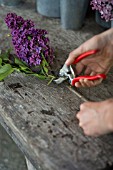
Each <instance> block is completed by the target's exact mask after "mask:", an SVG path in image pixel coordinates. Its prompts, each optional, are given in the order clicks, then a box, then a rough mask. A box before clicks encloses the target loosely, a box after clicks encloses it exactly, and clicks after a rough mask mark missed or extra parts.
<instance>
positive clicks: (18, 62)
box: [15, 57, 27, 67]
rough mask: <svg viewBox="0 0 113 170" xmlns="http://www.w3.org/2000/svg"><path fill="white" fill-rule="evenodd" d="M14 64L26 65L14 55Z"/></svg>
mask: <svg viewBox="0 0 113 170" xmlns="http://www.w3.org/2000/svg"><path fill="white" fill-rule="evenodd" d="M15 64H17V65H19V66H24V67H27V64H26V63H25V62H23V61H21V60H20V59H18V58H17V57H15Z"/></svg>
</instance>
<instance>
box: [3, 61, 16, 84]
mask: <svg viewBox="0 0 113 170" xmlns="http://www.w3.org/2000/svg"><path fill="white" fill-rule="evenodd" d="M13 71H14V69H13V68H12V67H11V65H10V64H5V65H3V66H2V67H1V68H0V81H1V80H3V79H5V78H6V77H7V76H8V75H10V74H11V73H12V72H13Z"/></svg>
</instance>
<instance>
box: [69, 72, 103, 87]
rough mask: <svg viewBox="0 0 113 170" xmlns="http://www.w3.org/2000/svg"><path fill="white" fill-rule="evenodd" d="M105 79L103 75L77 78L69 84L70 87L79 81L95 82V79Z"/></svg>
mask: <svg viewBox="0 0 113 170" xmlns="http://www.w3.org/2000/svg"><path fill="white" fill-rule="evenodd" d="M100 78H102V79H105V78H106V75H105V74H98V75H95V76H79V77H76V78H74V79H73V80H72V82H71V85H72V86H74V85H75V83H76V82H79V80H80V79H88V80H97V79H100Z"/></svg>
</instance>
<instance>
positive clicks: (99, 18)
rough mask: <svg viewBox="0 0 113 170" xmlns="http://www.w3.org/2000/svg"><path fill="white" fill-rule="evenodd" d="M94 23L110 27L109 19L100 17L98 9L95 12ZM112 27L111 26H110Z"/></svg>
mask: <svg viewBox="0 0 113 170" xmlns="http://www.w3.org/2000/svg"><path fill="white" fill-rule="evenodd" d="M95 20H96V23H97V24H98V25H100V26H102V27H104V28H107V29H108V28H111V21H108V22H106V21H105V19H102V18H101V15H100V13H99V12H98V11H96V12H95ZM112 27H113V26H112Z"/></svg>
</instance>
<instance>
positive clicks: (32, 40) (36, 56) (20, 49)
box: [5, 13, 54, 67]
mask: <svg viewBox="0 0 113 170" xmlns="http://www.w3.org/2000/svg"><path fill="white" fill-rule="evenodd" d="M5 22H6V24H7V26H8V28H9V29H10V30H11V36H12V43H13V46H14V48H15V51H16V55H17V56H18V58H19V59H21V60H22V61H25V62H26V63H27V64H28V66H30V67H31V66H36V65H40V64H41V62H42V60H43V56H44V57H45V59H46V61H47V62H48V64H51V63H52V62H53V59H54V55H53V49H52V48H51V47H50V46H49V38H48V37H46V34H47V31H46V30H42V29H36V28H35V27H34V23H33V22H32V21H31V20H24V19H23V18H22V17H21V16H17V15H16V14H15V13H8V14H7V16H6V18H5Z"/></svg>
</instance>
